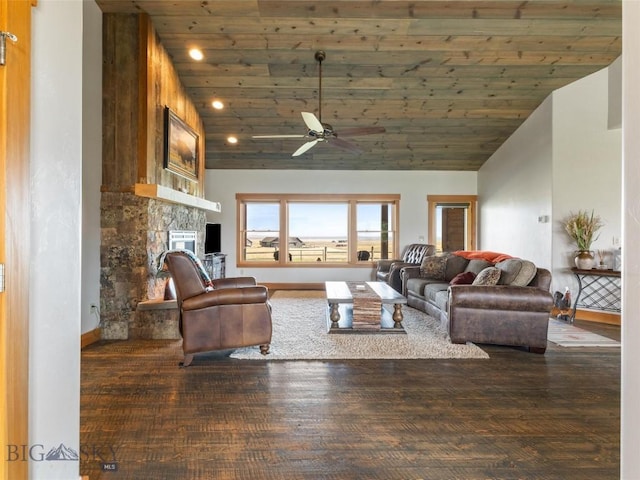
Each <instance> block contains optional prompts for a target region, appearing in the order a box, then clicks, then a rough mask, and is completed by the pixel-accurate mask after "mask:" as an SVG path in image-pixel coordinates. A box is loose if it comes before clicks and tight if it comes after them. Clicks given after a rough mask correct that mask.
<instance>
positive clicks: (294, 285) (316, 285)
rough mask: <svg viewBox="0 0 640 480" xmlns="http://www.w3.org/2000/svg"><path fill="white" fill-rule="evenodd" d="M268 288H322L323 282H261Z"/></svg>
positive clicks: (273, 289)
mask: <svg viewBox="0 0 640 480" xmlns="http://www.w3.org/2000/svg"><path fill="white" fill-rule="evenodd" d="M261 285H264V286H265V287H267V288H268V289H269V290H272V291H275V290H324V283H261Z"/></svg>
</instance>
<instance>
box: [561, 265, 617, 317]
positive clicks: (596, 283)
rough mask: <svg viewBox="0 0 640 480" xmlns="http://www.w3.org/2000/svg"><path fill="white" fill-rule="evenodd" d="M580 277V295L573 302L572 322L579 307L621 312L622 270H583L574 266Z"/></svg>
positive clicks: (578, 277)
mask: <svg viewBox="0 0 640 480" xmlns="http://www.w3.org/2000/svg"><path fill="white" fill-rule="evenodd" d="M571 271H572V272H573V274H574V275H575V276H576V278H577V279H578V295H577V296H576V300H575V302H574V303H573V310H572V313H571V322H573V320H574V319H575V318H576V310H577V309H578V307H583V308H592V309H596V310H603V311H605V312H615V313H620V303H621V302H620V292H621V289H620V272H619V271H615V270H598V269H595V268H594V269H591V270H581V269H579V268H572V269H571Z"/></svg>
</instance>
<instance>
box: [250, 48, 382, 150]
mask: <svg viewBox="0 0 640 480" xmlns="http://www.w3.org/2000/svg"><path fill="white" fill-rule="evenodd" d="M326 57H327V55H326V53H325V52H324V51H322V50H318V51H317V52H316V53H315V55H314V58H315V59H316V61H317V62H318V116H317V117H316V115H315V114H313V113H311V112H301V114H302V120H303V121H304V123H305V125H306V126H307V129H308V131H307V134H306V135H253V136H252V138H255V139H261V138H262V139H267V138H309V139H310V140H309V141H308V142H306V143H303V144H302V145H301V146H300V147H299V148H298V149H297V150H296V151H295V152H293V154H292V155H291V156H292V157H298V156H300V155H302V154H303V153H305V152H306V151H307V150H309V149H311V148H312V147H313V146H315V145H316V144H317V143H319V142H327V143H328V144H329V145H332V146H334V147H339V148H342V149H344V150H347V151H349V152H352V153H361V150H360V149H359V148H358V147H357V146H356V145H354V144H352V143H351V142H348V141H346V140H344V139H342V138H338V132H336V131H334V130H333V127H332V126H331V125H329V124H328V123H323V122H322V62H323V61H324V60H325V58H326ZM384 132H385V129H384V127H356V128H349V129H345V130H343V131H341V133H340V136H342V137H346V136H358V135H372V134H376V133H384Z"/></svg>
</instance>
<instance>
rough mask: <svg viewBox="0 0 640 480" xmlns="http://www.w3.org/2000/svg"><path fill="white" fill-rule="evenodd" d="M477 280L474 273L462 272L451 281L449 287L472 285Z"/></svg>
mask: <svg viewBox="0 0 640 480" xmlns="http://www.w3.org/2000/svg"><path fill="white" fill-rule="evenodd" d="M475 279H476V274H475V273H473V272H462V273H459V274H457V275H456V276H455V277H453V278H452V279H451V281H450V282H449V285H471V284H472V283H473V281H474V280H475Z"/></svg>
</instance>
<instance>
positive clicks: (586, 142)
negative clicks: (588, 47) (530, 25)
mask: <svg viewBox="0 0 640 480" xmlns="http://www.w3.org/2000/svg"><path fill="white" fill-rule="evenodd" d="M611 78H619V77H616V76H615V75H612V76H611ZM619 91H620V85H609V74H608V69H603V70H601V71H599V72H596V73H594V74H592V75H590V76H588V77H586V78H584V79H581V80H578V81H576V82H574V83H572V84H570V85H567V86H566V87H563V88H561V89H559V90H556V91H555V92H553V93H552V95H551V96H549V97H548V98H547V99H546V100H545V101H544V102H543V103H542V104H541V105H540V107H538V108H537V109H536V111H535V112H534V113H533V114H532V115H531V116H530V117H529V118H528V119H527V120H526V121H525V122H524V123H523V124H522V125H521V126H520V128H519V129H518V130H517V131H516V132H515V133H514V134H513V135H512V136H511V137H510V138H509V139H508V140H507V141H506V142H505V143H504V144H503V145H502V146H501V147H500V148H499V149H498V150H497V151H496V153H495V154H494V155H493V156H492V157H491V158H490V159H489V160H488V161H487V162H486V163H485V165H483V167H482V168H481V169H480V171H479V172H478V199H479V212H480V213H479V218H480V226H479V230H480V248H482V249H487V250H495V251H500V252H506V253H509V254H511V255H516V256H520V257H523V258H527V259H529V260H531V261H533V262H535V263H536V264H537V265H539V266H542V267H544V268H548V269H550V270H551V271H552V278H553V281H552V285H551V289H552V291H555V290H561V291H562V290H563V289H564V287H565V286H568V287H569V288H570V289H571V290H572V292H573V295H574V298H575V295H576V294H577V288H578V285H577V281H576V280H575V277H574V276H573V274H572V273H571V272H570V271H569V268H571V267H573V266H575V265H574V261H573V257H574V252H575V245H573V244H572V242H571V239H570V238H569V236H568V235H567V234H566V233H565V231H564V229H563V227H562V220H563V219H564V218H566V216H567V215H568V214H569V213H570V212H572V211H573V212H576V211H578V210H588V211H591V210H594V211H595V213H596V214H598V215H600V217H601V218H602V220H603V221H604V223H605V226H604V227H603V228H602V230H601V231H600V236H599V239H598V240H597V241H596V242H595V243H594V244H593V246H592V248H593V249H594V250H597V249H603V250H608V251H609V252H613V249H614V240H615V241H619V239H620V236H621V231H622V230H621V213H620V212H621V203H620V202H621V200H620V198H621V158H622V133H621V130H620V129H612V130H609V129H608V123H609V108H608V99H609V98H610V97H611V96H613V97H615V94H616V92H618V93H619ZM544 215H548V216H549V223H538V216H544ZM616 248H617V247H616ZM611 259H612V255H609V257H608V261H611Z"/></svg>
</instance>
